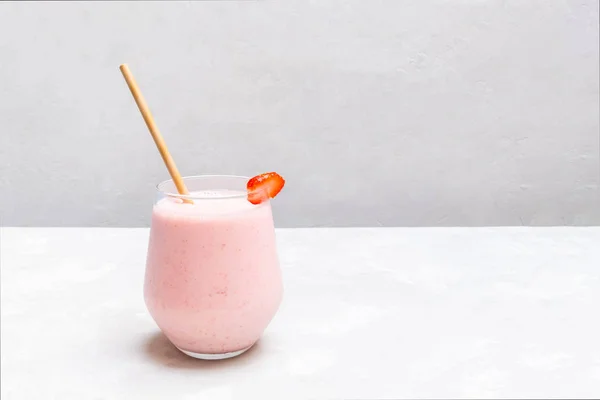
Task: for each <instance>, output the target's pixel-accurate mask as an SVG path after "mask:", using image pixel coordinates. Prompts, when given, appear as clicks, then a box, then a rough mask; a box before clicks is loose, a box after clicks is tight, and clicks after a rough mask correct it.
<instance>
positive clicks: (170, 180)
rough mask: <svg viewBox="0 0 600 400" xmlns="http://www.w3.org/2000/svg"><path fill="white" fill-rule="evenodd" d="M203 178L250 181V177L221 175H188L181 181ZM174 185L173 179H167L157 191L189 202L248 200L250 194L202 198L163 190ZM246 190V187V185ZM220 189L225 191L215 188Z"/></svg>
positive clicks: (160, 184)
mask: <svg viewBox="0 0 600 400" xmlns="http://www.w3.org/2000/svg"><path fill="white" fill-rule="evenodd" d="M202 178H226V179H227V178H228V179H239V180H244V181H245V182H248V180H249V179H250V177H248V176H243V175H220V174H205V175H188V176H182V177H181V179H182V180H183V181H184V182H186V181H190V180H196V179H198V180H199V179H202ZM169 183H170V184H172V185H173V186H175V182H174V181H173V179H166V180H164V181H162V182H160V183H158V184H157V185H156V191H157V192H159V193H160V194H162V195H164V196H168V197H174V198H177V199H189V200H223V199H239V198H246V197H247V196H248V193H246V191H244V192H243V193H240V194H231V195H225V196H218V197H215V196H202V195H194V194H180V193H179V192H174V193H173V192H172V191H170V190H166V189H163V188H161V187H162V186H163V185H166V184H169ZM244 188H245V185H244ZM219 189H223V188H215V189H214V190H219Z"/></svg>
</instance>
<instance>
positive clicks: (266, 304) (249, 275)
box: [144, 191, 282, 354]
mask: <svg viewBox="0 0 600 400" xmlns="http://www.w3.org/2000/svg"><path fill="white" fill-rule="evenodd" d="M192 195H201V196H202V197H209V198H204V199H201V200H194V204H184V203H183V202H181V200H179V199H174V198H169V197H166V198H164V199H162V200H160V201H159V202H158V203H157V204H156V205H155V206H154V209H153V213H152V228H151V231H150V243H149V247H148V258H147V266H146V278H145V285H144V297H145V300H146V305H147V307H148V310H149V311H150V314H151V315H152V317H153V318H154V320H155V321H156V323H157V324H158V326H159V327H160V329H161V330H162V331H163V332H164V334H165V335H166V336H167V337H168V338H169V340H171V342H173V344H174V345H175V346H177V347H178V348H179V349H181V350H184V351H187V352H193V353H200V354H223V353H230V352H236V351H239V350H243V349H246V348H248V347H250V346H252V345H253V344H254V343H255V342H256V341H257V340H258V339H259V337H260V336H261V334H262V333H263V331H264V329H265V328H266V327H267V325H268V324H269V322H270V321H271V319H272V318H273V316H274V315H275V313H276V311H277V309H278V307H279V304H280V302H281V296H282V282H281V273H280V270H279V262H278V258H277V252H276V247H275V231H274V227H273V216H272V214H271V206H270V204H269V203H268V202H266V203H263V204H259V205H253V204H251V203H249V202H248V201H247V200H246V198H245V197H244V196H243V195H244V193H243V192H234V191H218V192H203V193H192ZM236 195H238V197H231V196H236ZM210 197H214V198H210ZM226 197H229V198H226Z"/></svg>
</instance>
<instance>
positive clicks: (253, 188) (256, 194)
mask: <svg viewBox="0 0 600 400" xmlns="http://www.w3.org/2000/svg"><path fill="white" fill-rule="evenodd" d="M283 185H285V180H284V179H283V178H282V177H281V175H279V174H278V173H277V172H267V173H266V174H260V175H256V176H255V177H254V178H251V179H250V180H249V181H248V183H247V184H246V189H248V201H249V202H250V203H252V204H260V203H262V202H263V201H265V200H267V199H269V198H271V199H272V198H273V197H275V196H277V194H278V193H279V192H280V191H281V189H283Z"/></svg>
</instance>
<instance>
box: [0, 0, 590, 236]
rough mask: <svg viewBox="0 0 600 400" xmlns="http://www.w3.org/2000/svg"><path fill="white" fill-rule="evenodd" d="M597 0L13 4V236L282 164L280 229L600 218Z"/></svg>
mask: <svg viewBox="0 0 600 400" xmlns="http://www.w3.org/2000/svg"><path fill="white" fill-rule="evenodd" d="M598 44H599V43H598V1H597V0H580V1H573V0H544V1H542V0H539V1H534V0H513V1H510V0H503V1H500V0H497V1H494V0H488V1H482V0H471V1H449V0H448V1H442V0H439V1H431V0H410V1H391V0H390V1H358V0H351V1H280V2H276V1H268V2H252V1H247V2H144V3H141V2H64V3H51V2H39V3H38V2H25V3H20V2H15V3H6V2H1V3H0V211H1V217H2V222H1V223H2V225H5V226H6V225H25V226H27V225H45V226H61V225H66V226H74V225H78V226H144V225H147V223H148V217H149V212H150V207H151V203H152V201H153V190H154V184H155V183H157V182H159V181H161V180H163V179H166V178H167V173H166V170H165V168H164V166H163V165H162V163H161V161H160V158H159V156H158V153H157V151H156V149H155V148H154V145H153V143H152V141H151V139H150V136H149V134H148V133H147V131H146V128H145V126H144V124H143V122H142V119H141V117H140V115H139V113H138V111H137V109H136V107H135V105H134V103H133V100H132V98H131V95H130V94H129V92H128V90H127V88H126V86H125V84H124V82H123V79H122V77H121V75H120V73H119V71H118V65H119V64H120V63H123V62H127V63H129V65H130V67H131V69H132V71H133V72H134V74H135V75H136V77H137V80H138V82H139V84H140V85H141V87H142V89H143V91H144V94H145V96H146V98H147V100H148V102H149V103H150V105H151V108H152V110H153V112H154V115H155V117H156V119H157V122H158V124H159V126H160V127H161V130H162V131H163V134H164V136H165V138H166V140H167V142H168V144H169V146H170V148H171V151H172V153H173V156H174V157H175V159H176V160H177V161H178V164H179V169H180V170H181V171H182V173H183V174H188V175H191V174H199V173H234V174H244V175H252V174H255V173H259V172H263V171H267V170H277V171H279V172H280V173H281V174H283V175H284V176H286V178H287V179H288V187H287V188H286V190H285V192H284V193H282V195H281V196H280V197H279V198H278V199H277V201H276V202H275V204H274V205H275V213H276V218H277V221H278V225H279V226H288V227H289V226H351V225H357V226H364V225H371V226H378V225H383V226H398V225H399V226H414V225H442V226H445V225H520V224H526V225H529V224H531V225H563V224H566V225H571V224H575V225H589V224H597V223H599V222H600V206H599V204H600V195H599V180H600V167H599V157H598V152H599V132H598V130H599V111H598V109H599V100H598V93H599V83H598V64H599V61H598Z"/></svg>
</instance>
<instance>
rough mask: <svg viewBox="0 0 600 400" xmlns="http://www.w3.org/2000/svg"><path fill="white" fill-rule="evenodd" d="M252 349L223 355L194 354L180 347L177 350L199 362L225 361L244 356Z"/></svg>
mask: <svg viewBox="0 0 600 400" xmlns="http://www.w3.org/2000/svg"><path fill="white" fill-rule="evenodd" d="M250 347H252V346H248V347H246V348H245V349H242V350H238V351H232V352H230V353H221V354H202V353H194V352H193V351H187V350H183V349H180V348H179V347H177V350H179V351H181V352H182V353H183V354H187V355H188V356H190V357H194V358H197V359H199V360H225V359H227V358H232V357H236V356H239V355H240V354H242V353H244V352H246V351H247V350H248V349H250Z"/></svg>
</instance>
